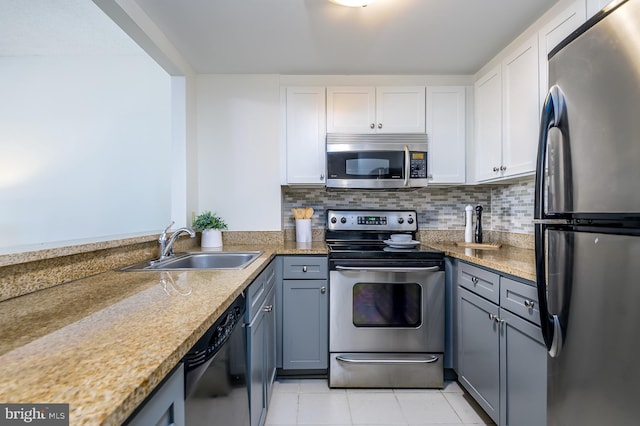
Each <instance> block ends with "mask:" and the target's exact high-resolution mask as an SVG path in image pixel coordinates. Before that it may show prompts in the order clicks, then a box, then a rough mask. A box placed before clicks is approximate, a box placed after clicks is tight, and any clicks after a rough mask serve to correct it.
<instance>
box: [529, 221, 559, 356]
mask: <svg viewBox="0 0 640 426" xmlns="http://www.w3.org/2000/svg"><path fill="white" fill-rule="evenodd" d="M534 230H535V235H534V238H535V256H536V285H537V288H538V307H539V312H540V329H541V331H542V338H543V340H544V343H545V346H546V347H547V351H549V355H551V356H554V355H557V353H558V351H557V350H555V347H557V344H556V345H554V337H555V335H556V334H557V333H556V321H557V318H556V317H555V315H554V316H551V315H550V314H549V305H548V301H547V276H546V270H547V266H546V253H545V251H546V241H545V226H544V224H542V223H536V224H535V229H534ZM556 343H557V341H556ZM551 348H554V355H552V354H551Z"/></svg>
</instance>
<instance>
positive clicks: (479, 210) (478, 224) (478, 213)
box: [475, 206, 482, 244]
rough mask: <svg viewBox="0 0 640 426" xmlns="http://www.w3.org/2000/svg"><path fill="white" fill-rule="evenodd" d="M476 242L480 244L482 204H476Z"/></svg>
mask: <svg viewBox="0 0 640 426" xmlns="http://www.w3.org/2000/svg"><path fill="white" fill-rule="evenodd" d="M475 241H476V243H478V244H482V206H476V239H475Z"/></svg>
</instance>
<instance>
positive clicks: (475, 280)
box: [471, 277, 478, 285]
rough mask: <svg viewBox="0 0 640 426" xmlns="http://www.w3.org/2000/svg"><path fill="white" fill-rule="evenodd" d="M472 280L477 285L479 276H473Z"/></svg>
mask: <svg viewBox="0 0 640 426" xmlns="http://www.w3.org/2000/svg"><path fill="white" fill-rule="evenodd" d="M471 282H472V283H473V285H477V284H478V277H471Z"/></svg>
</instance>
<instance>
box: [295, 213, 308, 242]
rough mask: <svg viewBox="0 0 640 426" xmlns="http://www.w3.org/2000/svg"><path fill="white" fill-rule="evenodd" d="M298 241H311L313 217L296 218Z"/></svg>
mask: <svg viewBox="0 0 640 426" xmlns="http://www.w3.org/2000/svg"><path fill="white" fill-rule="evenodd" d="M296 242H298V243H310V242H311V219H296Z"/></svg>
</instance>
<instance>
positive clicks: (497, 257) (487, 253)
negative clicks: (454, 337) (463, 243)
mask: <svg viewBox="0 0 640 426" xmlns="http://www.w3.org/2000/svg"><path fill="white" fill-rule="evenodd" d="M429 247H432V248H434V249H436V250H442V251H443V252H444V253H445V255H447V256H451V257H455V258H457V259H460V260H465V261H467V262H471V263H474V264H476V265H480V266H485V267H487V268H491V269H495V270H497V271H498V272H503V273H505V274H510V275H513V276H516V277H519V278H523V279H525V280H530V281H535V280H536V268H535V252H534V250H531V249H525V248H518V247H511V246H502V247H500V248H499V249H497V250H486V249H482V250H479V249H470V248H465V247H460V246H457V245H456V244H455V243H429Z"/></svg>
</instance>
